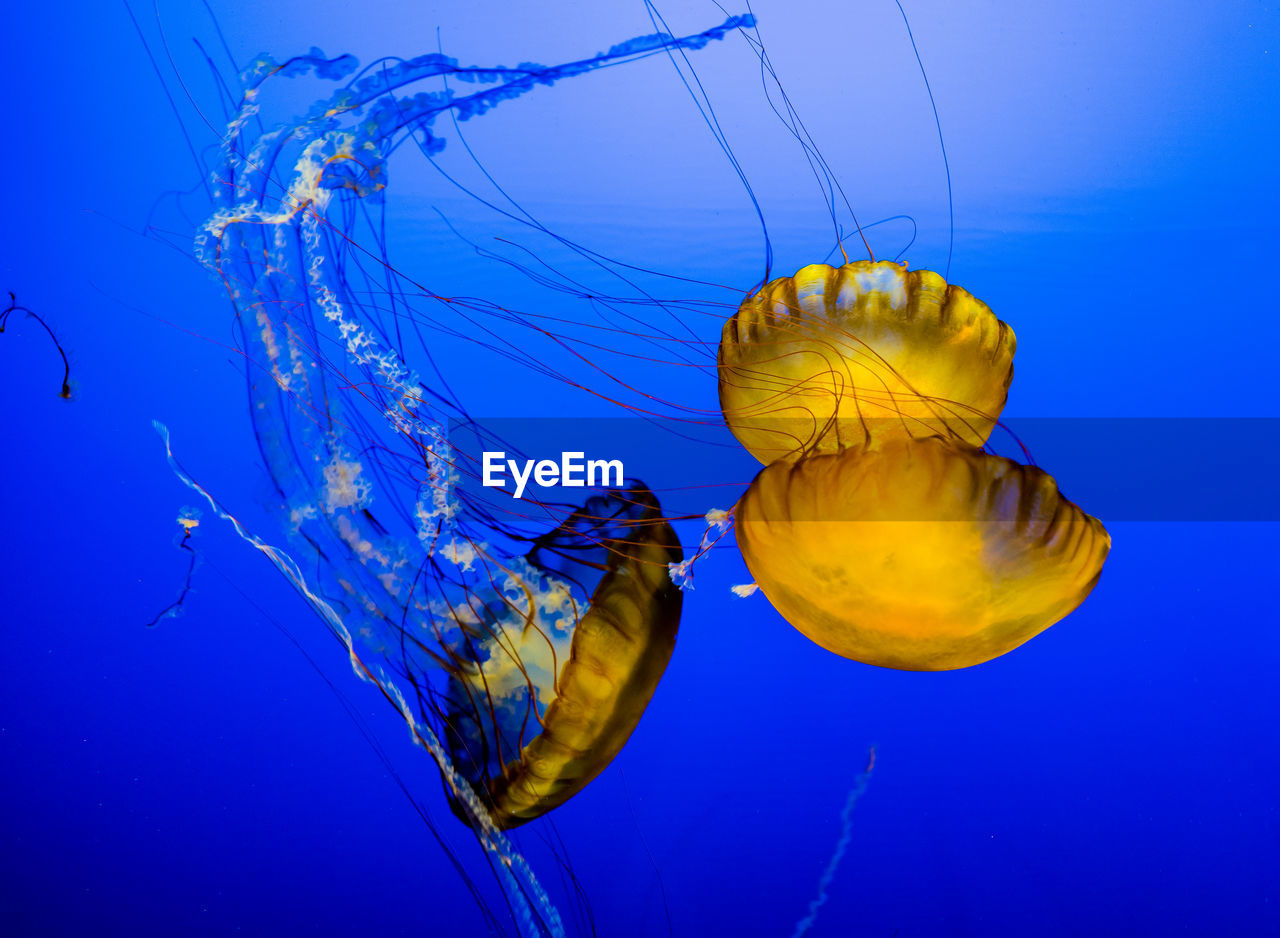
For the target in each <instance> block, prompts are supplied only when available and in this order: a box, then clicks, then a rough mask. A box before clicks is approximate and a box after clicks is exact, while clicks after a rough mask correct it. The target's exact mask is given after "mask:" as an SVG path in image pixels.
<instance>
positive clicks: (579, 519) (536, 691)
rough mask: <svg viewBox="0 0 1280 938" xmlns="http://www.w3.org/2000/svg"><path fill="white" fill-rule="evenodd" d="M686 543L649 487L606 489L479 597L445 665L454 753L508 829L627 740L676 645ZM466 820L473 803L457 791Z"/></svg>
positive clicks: (562, 793) (461, 612) (563, 794)
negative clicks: (679, 575) (673, 576)
mask: <svg viewBox="0 0 1280 938" xmlns="http://www.w3.org/2000/svg"><path fill="white" fill-rule="evenodd" d="M680 557H681V548H680V544H679V541H677V540H676V536H675V532H674V531H673V530H672V528H671V526H670V525H669V524H667V523H666V521H664V520H663V519H662V517H661V514H660V507H659V505H658V501H657V499H656V498H655V497H654V495H653V493H651V492H650V491H648V490H647V489H645V488H644V487H643V486H642V485H638V484H637V485H634V486H632V487H631V488H629V489H627V490H624V491H615V492H611V493H609V494H608V495H605V496H601V497H597V498H594V499H592V500H590V501H588V503H587V504H586V505H584V506H583V507H582V508H581V509H579V510H577V511H575V512H574V513H573V514H572V515H571V516H570V517H569V518H568V519H567V520H566V521H565V522H564V524H563V525H561V526H560V527H559V528H557V529H555V530H553V531H550V532H548V533H546V534H544V535H542V536H541V537H538V538H537V539H536V540H535V541H534V546H533V548H532V549H531V550H530V551H529V552H528V553H527V554H525V555H524V556H522V557H520V558H517V559H514V560H511V561H507V562H505V563H503V564H499V563H498V562H497V561H491V560H489V558H487V557H486V558H484V559H485V561H487V562H488V563H489V564H490V566H491V568H492V570H493V572H495V573H496V572H497V571H498V570H501V573H502V575H504V576H505V579H504V580H502V582H501V583H500V584H497V588H496V589H495V590H493V592H492V593H491V596H492V599H491V601H490V602H489V603H486V604H482V603H481V602H480V601H479V598H483V597H479V598H477V597H471V598H469V601H468V602H467V603H463V604H459V605H458V606H455V607H453V608H451V609H449V610H448V611H447V612H446V613H445V614H444V615H443V616H439V617H438V618H439V619H443V620H444V621H446V622H449V623H456V624H457V626H458V627H457V629H456V632H457V635H456V637H453V638H451V639H449V640H446V641H445V642H444V643H443V645H444V650H443V652H442V653H441V655H440V658H439V663H440V665H441V666H442V668H443V670H444V671H445V672H446V673H447V674H448V676H449V680H448V686H447V689H446V690H445V691H444V692H443V694H442V695H441V703H440V705H439V708H438V709H440V710H442V711H443V712H442V713H440V714H439V716H440V718H441V719H440V723H441V725H442V726H443V727H444V728H445V739H446V741H447V743H448V744H449V748H450V750H451V754H452V757H453V762H454V764H455V765H456V766H458V768H459V770H460V771H461V773H462V774H463V776H464V777H466V778H467V780H468V781H469V782H470V783H471V785H472V787H473V788H475V789H476V790H477V792H478V793H479V794H480V796H481V798H482V800H483V801H484V802H485V804H486V807H487V808H488V811H489V816H490V817H491V818H492V819H493V822H494V823H495V824H496V825H497V826H498V827H500V828H504V829H506V828H511V827H516V826H518V825H520V824H524V823H526V822H528V821H530V820H533V819H534V818H537V817H541V816H542V815H543V814H545V813H546V812H548V811H550V810H552V809H553V808H556V807H558V806H559V805H561V804H563V803H564V802H565V801H567V800H568V799H569V798H571V797H572V796H573V795H574V794H576V793H577V792H579V791H581V790H582V788H583V787H584V786H585V785H586V784H587V783H588V782H590V781H591V780H592V779H593V778H595V776H596V775H598V774H599V773H600V771H601V770H602V769H603V768H604V767H605V766H606V765H608V764H609V762H610V761H611V760H612V759H613V757H614V756H616V755H617V754H618V752H619V750H621V748H622V746H623V744H624V743H625V742H626V741H627V737H629V736H630V735H631V732H632V730H634V729H635V727H636V724H637V723H638V722H639V720H640V717H641V715H642V714H643V712H644V709H645V706H646V705H647V704H648V702H649V699H650V698H651V697H652V696H653V692H654V690H655V689H656V688H657V684H658V680H659V679H660V678H661V677H662V673H663V671H664V670H665V669H666V666H667V662H668V660H669V659H670V657H671V653H672V651H673V650H674V648H675V638H676V631H677V628H678V627H679V623H680V606H681V599H682V594H681V592H680V591H679V590H678V589H677V588H676V587H675V584H673V583H672V582H671V580H670V578H669V577H668V576H667V573H666V570H667V566H668V564H670V563H674V562H678V561H679V560H680ZM451 804H452V805H453V806H454V810H455V812H456V813H459V814H460V815H461V816H463V817H464V819H465V809H464V806H463V805H462V804H461V803H460V802H459V801H458V800H457V798H456V797H455V798H452V799H451Z"/></svg>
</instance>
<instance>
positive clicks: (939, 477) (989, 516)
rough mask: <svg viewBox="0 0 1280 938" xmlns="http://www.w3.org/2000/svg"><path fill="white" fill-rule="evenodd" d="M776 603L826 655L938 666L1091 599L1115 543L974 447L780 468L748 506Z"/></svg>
mask: <svg viewBox="0 0 1280 938" xmlns="http://www.w3.org/2000/svg"><path fill="white" fill-rule="evenodd" d="M736 514H737V536H738V544H739V546H740V547H741V549H742V554H743V557H744V558H745V559H746V562H747V566H748V568H749V569H750V570H751V572H752V574H753V575H754V576H755V578H756V582H757V583H759V585H760V588H761V590H763V592H764V594H765V595H766V596H767V597H768V598H769V601H770V602H771V603H772V604H773V605H774V607H775V608H776V609H777V610H778V611H779V612H780V613H781V614H782V615H783V617H784V618H785V619H786V620H787V621H788V622H790V623H791V624H792V625H793V626H795V627H796V628H797V629H799V630H800V631H801V632H803V633H804V634H805V635H807V636H808V637H809V638H811V639H812V640H813V641H815V642H817V643H818V644H819V645H822V646H823V647H824V648H827V649H829V650H830V651H834V652H836V653H837V654H840V655H843V656H845V657H846V658H853V659H855V660H857V661H862V662H866V663H867V664H874V665H880V666H882V667H888V668H901V669H903V670H909V671H941V670H950V669H953V668H963V667H968V666H969V665H974V664H979V663H981V662H983V661H988V660H990V659H991V658H995V657H996V656H998V655H1002V654H1004V653H1005V652H1007V651H1010V650H1011V649H1014V648H1016V647H1018V646H1019V645H1021V644H1022V643H1023V642H1025V641H1027V640H1028V639H1030V638H1032V637H1033V636H1035V635H1036V634H1038V633H1039V632H1041V631H1043V630H1044V629H1046V628H1048V627H1049V626H1050V625H1052V624H1053V623H1055V622H1057V621H1058V620H1059V619H1061V618H1062V617H1063V616H1065V615H1067V614H1068V613H1069V612H1071V610H1073V609H1074V608H1075V607H1076V606H1078V605H1079V604H1080V603H1081V602H1082V601H1083V600H1084V598H1085V597H1086V596H1088V595H1089V592H1090V590H1092V589H1093V586H1094V584H1095V583H1096V582H1097V581H1098V577H1099V575H1100V574H1101V572H1102V564H1103V561H1104V560H1105V559H1106V556H1107V551H1108V549H1109V548H1110V544H1111V539H1110V537H1109V536H1108V535H1107V532H1106V529H1105V528H1103V526H1102V524H1101V522H1099V521H1098V520H1097V519H1096V518H1092V517H1090V516H1089V515H1087V514H1085V513H1084V512H1083V511H1082V510H1081V509H1080V508H1079V507H1077V506H1076V505H1075V504H1073V503H1072V502H1070V501H1068V500H1067V499H1066V498H1063V497H1062V495H1061V494H1060V493H1059V492H1058V486H1057V484H1056V483H1055V482H1054V481H1053V479H1052V478H1051V477H1050V476H1048V475H1047V474H1045V473H1044V472H1042V471H1040V470H1039V469H1036V468H1034V467H1031V466H1022V465H1019V464H1018V463H1015V462H1013V461H1012V460H1008V459H1005V458H1003V457H1000V456H993V455H989V454H987V453H984V452H983V451H981V450H979V449H977V448H975V447H972V446H970V445H968V444H967V443H964V442H961V441H952V440H944V439H942V438H939V437H930V438H927V439H923V440H906V439H903V440H893V441H889V442H887V443H884V444H882V445H871V446H860V447H854V448H850V449H846V450H844V451H842V452H840V453H836V454H831V455H826V454H820V455H810V456H806V457H804V458H802V459H800V460H798V461H795V462H789V461H778V462H775V463H773V464H772V465H770V466H768V467H766V468H765V469H763V470H762V471H761V472H760V474H759V475H758V476H756V478H755V481H754V482H752V484H751V487H750V488H749V489H748V490H747V492H746V494H745V495H744V496H743V497H742V499H741V500H740V501H739V503H738V507H737V512H736Z"/></svg>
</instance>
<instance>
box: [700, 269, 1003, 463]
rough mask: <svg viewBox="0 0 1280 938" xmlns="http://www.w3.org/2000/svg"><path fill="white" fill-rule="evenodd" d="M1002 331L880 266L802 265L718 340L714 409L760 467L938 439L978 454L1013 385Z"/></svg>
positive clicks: (979, 312)
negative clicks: (871, 444) (874, 444)
mask: <svg viewBox="0 0 1280 938" xmlns="http://www.w3.org/2000/svg"><path fill="white" fill-rule="evenodd" d="M1015 346H1016V342H1015V339H1014V334H1013V330H1012V329H1010V328H1009V326H1007V325H1006V324H1005V323H1003V322H1001V321H1000V320H999V319H997V318H996V317H995V315H994V314H993V313H992V312H991V310H990V309H989V308H988V307H987V305H986V304H985V303H983V302H981V301H980V300H978V299H975V298H974V297H973V296H972V295H970V294H969V293H968V292H967V291H966V290H964V289H962V288H961V287H958V286H955V285H954V284H948V283H947V282H946V280H944V279H943V278H942V277H941V276H939V275H938V274H936V273H934V272H933V271H929V270H908V269H907V268H906V267H905V266H904V265H902V264H898V263H894V262H892V261H879V262H873V261H855V262H853V263H850V264H845V265H844V266H843V267H830V266H828V265H826V264H811V265H810V266H808V267H804V268H801V269H800V270H799V271H798V272H797V273H796V275H795V276H794V277H780V278H778V279H776V280H772V281H770V282H769V283H767V284H766V285H765V286H764V287H763V288H761V289H760V290H758V291H757V292H755V293H753V294H752V295H751V296H749V297H748V298H747V299H746V300H745V301H744V302H743V303H742V305H741V306H740V307H739V309H738V311H737V313H736V314H734V315H733V316H730V317H729V319H728V320H727V321H726V322H725V325H724V329H723V332H722V334H721V339H720V353H719V362H718V366H719V367H718V370H719V385H720V406H721V410H722V411H723V413H724V417H725V421H726V422H727V423H728V425H729V428H730V429H731V430H732V431H733V433H734V435H735V436H736V437H737V438H738V440H739V442H741V443H742V445H743V446H745V447H746V448H747V450H749V451H750V452H751V454H752V455H753V456H755V457H756V458H757V459H759V460H760V461H761V462H762V463H764V464H766V465H768V464H769V463H771V462H773V461H774V460H776V459H794V458H796V457H798V456H799V455H800V454H801V453H804V452H815V451H816V452H835V451H837V450H840V449H842V448H844V447H850V446H859V445H861V444H863V443H865V442H867V441H889V440H894V439H899V438H904V437H906V438H912V437H926V436H930V435H934V434H940V435H943V436H948V437H955V438H957V439H960V440H963V441H965V442H967V443H970V444H973V445H975V446H981V445H982V444H983V443H984V442H985V441H986V439H987V436H988V435H989V434H990V433H991V429H992V427H993V426H994V425H995V422H996V420H997V419H998V417H999V416H1000V411H1001V410H1002V409H1003V408H1004V403H1005V399H1006V398H1007V396H1008V392H1009V384H1010V382H1011V381H1012V380H1013V354H1014V349H1015Z"/></svg>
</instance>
